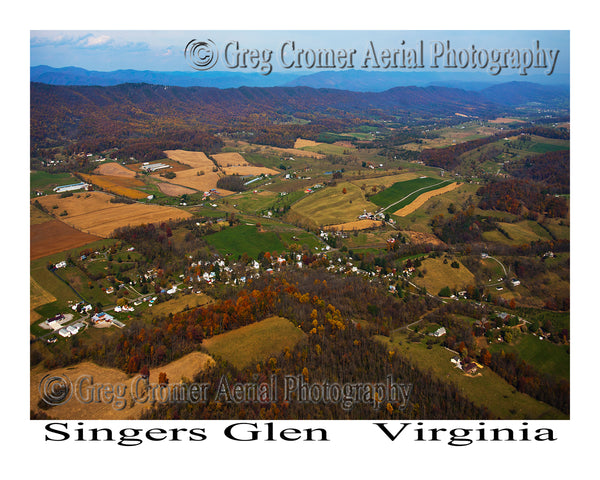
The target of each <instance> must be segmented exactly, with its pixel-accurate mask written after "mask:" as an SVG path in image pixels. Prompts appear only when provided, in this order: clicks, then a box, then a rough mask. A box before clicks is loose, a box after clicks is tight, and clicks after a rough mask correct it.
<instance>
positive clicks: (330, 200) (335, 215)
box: [292, 182, 377, 225]
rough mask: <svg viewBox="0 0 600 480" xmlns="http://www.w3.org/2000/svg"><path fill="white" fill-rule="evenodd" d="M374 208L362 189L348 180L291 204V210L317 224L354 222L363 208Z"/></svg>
mask: <svg viewBox="0 0 600 480" xmlns="http://www.w3.org/2000/svg"><path fill="white" fill-rule="evenodd" d="M344 189H346V193H344ZM376 209H377V206H376V205H373V204H372V203H371V202H369V201H367V200H366V199H365V195H364V193H363V191H362V190H361V189H360V188H359V187H357V186H356V185H354V184H353V183H349V182H343V183H338V184H337V185H336V186H335V187H327V188H324V189H322V190H319V191H317V192H316V193H313V194H310V195H309V196H308V197H306V198H303V199H302V200H300V201H299V202H297V203H296V204H294V205H293V206H292V211H294V212H296V213H298V214H299V215H301V216H303V217H306V218H308V219H310V220H312V221H313V222H314V223H316V224H317V225H339V224H340V223H348V222H355V221H357V220H358V216H359V215H362V214H363V213H364V211H365V210H366V211H367V212H374V211H375V210H376Z"/></svg>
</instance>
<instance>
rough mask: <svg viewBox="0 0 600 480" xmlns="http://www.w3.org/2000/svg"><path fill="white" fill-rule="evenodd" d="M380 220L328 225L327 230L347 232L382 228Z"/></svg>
mask: <svg viewBox="0 0 600 480" xmlns="http://www.w3.org/2000/svg"><path fill="white" fill-rule="evenodd" d="M380 226H381V221H380V220H356V221H355V222H346V223H338V224H337V225H327V226H326V227H324V228H325V230H339V231H341V230H343V231H345V232H347V231H352V230H365V229H366V228H373V227H380Z"/></svg>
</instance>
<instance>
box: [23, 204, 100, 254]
mask: <svg viewBox="0 0 600 480" xmlns="http://www.w3.org/2000/svg"><path fill="white" fill-rule="evenodd" d="M36 210H37V209H36ZM29 238H30V246H29V258H30V260H36V259H38V258H42V257H46V256H48V255H52V254H53V253H58V252H63V251H65V250H69V249H71V248H75V247H80V246H83V245H85V244H87V243H90V242H93V241H95V240H98V238H99V237H97V236H96V235H90V234H88V233H84V232H81V231H79V230H76V229H75V228H73V227H71V226H69V225H67V224H66V223H63V222H61V221H60V220H52V219H51V220H50V221H47V222H44V223H38V224H33V225H30V226H29Z"/></svg>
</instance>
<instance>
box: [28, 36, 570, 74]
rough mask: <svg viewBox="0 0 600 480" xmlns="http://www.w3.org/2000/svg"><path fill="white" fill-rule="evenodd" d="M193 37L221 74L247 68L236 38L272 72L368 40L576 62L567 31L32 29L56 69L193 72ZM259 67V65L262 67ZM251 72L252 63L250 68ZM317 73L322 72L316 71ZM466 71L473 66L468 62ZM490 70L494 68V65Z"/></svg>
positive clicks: (36, 46)
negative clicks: (211, 53)
mask: <svg viewBox="0 0 600 480" xmlns="http://www.w3.org/2000/svg"><path fill="white" fill-rule="evenodd" d="M193 39H194V40H207V39H210V40H212V41H213V42H214V45H215V48H216V49H217V50H218V53H219V58H218V61H217V62H216V64H215V65H214V67H213V68H212V69H213V70H216V71H226V70H235V69H237V70H240V71H241V69H240V65H238V66H237V67H236V66H235V63H234V62H235V59H236V56H235V52H236V50H235V49H234V48H231V47H230V50H229V52H230V54H229V57H228V58H229V60H228V62H229V63H226V62H225V54H224V53H225V52H224V51H225V46H226V45H227V44H230V43H232V42H238V45H239V50H240V51H243V50H244V49H247V50H250V51H252V50H257V51H258V52H259V54H261V52H262V51H263V50H271V51H272V52H273V55H272V57H271V61H270V62H269V63H271V64H272V71H293V72H294V73H298V72H299V71H308V70H307V69H305V68H298V67H297V60H296V64H295V65H294V67H292V68H290V69H285V68H283V62H282V60H281V57H280V52H281V49H282V47H283V45H284V44H285V42H288V41H294V42H295V44H294V47H295V50H296V51H298V50H300V49H304V50H308V49H311V50H318V49H335V50H339V49H343V50H351V49H356V50H357V52H358V53H357V57H360V58H361V59H362V58H364V55H363V53H364V52H366V50H367V49H368V48H369V46H370V43H369V42H373V45H374V46H375V47H376V49H377V51H378V52H379V51H380V50H381V49H384V48H388V49H398V48H415V47H416V46H418V43H419V42H420V41H422V42H423V45H424V57H425V60H426V62H425V68H426V69H427V68H428V67H429V66H430V65H431V60H432V55H433V54H432V46H433V44H434V43H435V42H441V43H440V45H441V44H444V50H447V49H448V45H447V43H446V42H450V45H449V46H450V49H451V50H455V51H460V50H462V49H467V50H469V51H471V48H472V46H475V47H476V49H477V50H478V51H480V50H485V51H486V52H488V54H489V52H490V51H491V50H493V49H498V50H504V49H510V50H514V49H517V50H529V49H534V42H536V41H539V46H540V48H541V49H547V50H553V51H556V50H559V52H560V53H559V55H558V57H557V62H556V67H555V69H554V72H553V74H555V73H556V74H567V73H569V64H570V34H569V31H568V30H541V31H535V30H487V31H486V30H482V31H476V30H471V31H469V30H464V31H460V30H455V31H452V30H445V31H442V30H421V31H417V30H397V31H390V30H370V31H369V30H359V31H356V30H355V31H346V30H329V31H328V30H295V31H266V30H264V31H260V30H256V31H252V30H245V31H244V30H242V31H239V30H238V31H230V30H212V31H211V30H174V31H173V30H171V31H167V30H89V31H82V30H31V31H30V65H31V66H36V65H48V66H51V67H56V68H59V67H68V66H75V67H81V68H85V69H87V70H98V71H112V70H119V69H133V70H154V71H188V72H189V71H192V70H193V69H192V67H191V66H190V64H189V63H188V61H187V60H186V58H185V56H184V50H185V47H186V45H187V44H188V43H189V42H190V41H191V40H193ZM403 41H404V44H402V42H403ZM286 48H287V50H286V55H288V58H290V57H289V52H291V47H290V46H289V44H288V46H287V47H286ZM231 52H233V55H232V54H231ZM444 53H446V52H444ZM443 58H444V57H441V60H440V61H443ZM482 58H484V57H482ZM357 60H358V59H357ZM263 63H264V62H263ZM359 63H360V62H359ZM289 64H290V63H289V60H288V65H289ZM369 66H370V65H369ZM469 66H470V65H469ZM358 67H360V65H355V68H358ZM258 68H259V67H257V68H256V69H254V70H255V71H258ZM252 70H253V68H252V67H251V66H250V65H248V66H247V67H246V69H245V70H244V71H245V72H249V71H252ZM312 70H313V71H316V70H315V69H314V68H313V69H312ZM465 70H469V67H467V69H465ZM476 70H478V69H476ZM472 71H474V70H472ZM483 71H487V68H486V69H483ZM541 72H542V69H537V70H533V69H532V70H531V71H530V73H531V74H533V73H541ZM507 73H508V72H507ZM511 73H515V72H511Z"/></svg>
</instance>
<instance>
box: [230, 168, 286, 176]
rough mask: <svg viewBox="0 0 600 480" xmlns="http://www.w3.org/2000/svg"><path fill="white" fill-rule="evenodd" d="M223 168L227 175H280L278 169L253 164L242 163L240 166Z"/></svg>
mask: <svg viewBox="0 0 600 480" xmlns="http://www.w3.org/2000/svg"><path fill="white" fill-rule="evenodd" d="M222 170H223V172H224V173H225V175H241V176H243V177H246V176H254V175H263V174H264V175H279V172H278V171H277V170H273V169H272V168H266V167H255V166H253V165H242V166H239V167H223V169H222Z"/></svg>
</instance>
